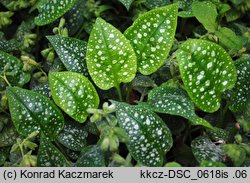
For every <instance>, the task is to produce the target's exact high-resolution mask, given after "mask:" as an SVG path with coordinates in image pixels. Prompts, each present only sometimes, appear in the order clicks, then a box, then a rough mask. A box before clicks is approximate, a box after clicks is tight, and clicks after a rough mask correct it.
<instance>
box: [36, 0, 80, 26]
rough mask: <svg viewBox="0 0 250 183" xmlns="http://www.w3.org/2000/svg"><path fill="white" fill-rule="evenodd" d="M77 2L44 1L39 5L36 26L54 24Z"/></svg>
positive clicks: (73, 0)
mask: <svg viewBox="0 0 250 183" xmlns="http://www.w3.org/2000/svg"><path fill="white" fill-rule="evenodd" d="M76 1H77V0H60V1H59V0H44V1H42V2H41V3H39V6H38V11H39V15H38V16H37V17H35V24H36V25H38V26H41V25H46V24H49V23H51V22H54V21H55V20H56V19H58V18H59V17H61V16H62V15H64V14H65V13H66V12H67V11H68V10H69V9H70V8H71V7H72V6H73V5H74V4H75V2H76Z"/></svg>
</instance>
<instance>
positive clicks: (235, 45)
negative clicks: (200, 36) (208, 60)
mask: <svg viewBox="0 0 250 183" xmlns="http://www.w3.org/2000/svg"><path fill="white" fill-rule="evenodd" d="M215 35H216V36H217V37H218V38H219V43H220V45H221V46H223V47H225V48H228V49H233V50H236V51H238V50H240V49H241V48H242V47H243V46H244V40H243V39H242V38H241V37H239V36H237V35H236V34H235V32H234V31H232V30H231V29H229V28H226V27H222V28H220V29H219V30H218V31H216V32H215Z"/></svg>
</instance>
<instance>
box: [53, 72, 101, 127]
mask: <svg viewBox="0 0 250 183" xmlns="http://www.w3.org/2000/svg"><path fill="white" fill-rule="evenodd" d="M49 83H50V88H51V94H52V97H53V99H54V101H55V103H56V104H57V105H58V106H59V107H60V108H61V109H62V110H63V111H64V112H66V113H67V114H68V115H69V116H71V117H72V118H73V119H75V120H76V121H78V122H80V123H83V122H84V121H86V119H87V116H88V113H87V109H88V108H97V107H98V105H99V96H98V94H97V92H96V90H95V88H94V86H93V85H92V83H91V82H90V81H89V80H88V79H87V78H86V77H84V76H82V75H80V74H78V73H74V72H50V73H49Z"/></svg>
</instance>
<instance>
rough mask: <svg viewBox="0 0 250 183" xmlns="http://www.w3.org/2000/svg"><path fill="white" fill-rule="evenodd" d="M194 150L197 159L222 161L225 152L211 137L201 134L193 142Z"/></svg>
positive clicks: (199, 160) (200, 160)
mask: <svg viewBox="0 0 250 183" xmlns="http://www.w3.org/2000/svg"><path fill="white" fill-rule="evenodd" d="M191 148H192V152H193V154H194V157H195V158H196V160H197V161H198V162H199V163H201V162H202V161H218V162H222V161H223V158H224V156H225V152H224V150H223V149H222V147H221V146H219V145H215V144H214V143H213V142H212V141H211V140H210V139H209V138H207V137H205V136H200V137H198V138H196V139H194V140H193V141H192V143H191Z"/></svg>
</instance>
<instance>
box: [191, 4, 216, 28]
mask: <svg viewBox="0 0 250 183" xmlns="http://www.w3.org/2000/svg"><path fill="white" fill-rule="evenodd" d="M192 12H193V15H194V16H195V17H196V18H197V20H198V21H199V22H200V23H201V24H202V25H203V26H204V27H205V29H207V30H208V31H209V32H214V31H216V30H217V27H218V24H217V22H216V19H217V16H218V13H217V9H216V5H215V4H213V3H212V2H210V1H203V2H198V1H196V2H193V4H192Z"/></svg>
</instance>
